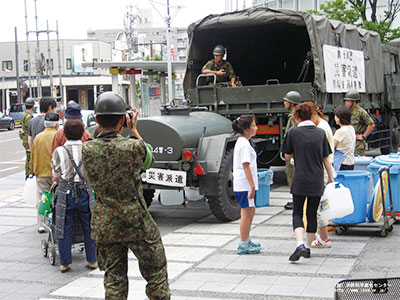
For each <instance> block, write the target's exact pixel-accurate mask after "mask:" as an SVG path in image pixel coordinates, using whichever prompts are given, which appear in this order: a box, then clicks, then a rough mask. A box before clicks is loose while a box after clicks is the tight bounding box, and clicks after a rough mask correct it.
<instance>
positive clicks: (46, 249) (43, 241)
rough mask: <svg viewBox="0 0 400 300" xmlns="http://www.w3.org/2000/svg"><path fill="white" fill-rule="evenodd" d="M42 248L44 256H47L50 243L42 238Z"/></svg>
mask: <svg viewBox="0 0 400 300" xmlns="http://www.w3.org/2000/svg"><path fill="white" fill-rule="evenodd" d="M40 248H41V250H42V254H43V256H44V257H47V251H48V250H49V244H48V243H47V241H46V240H42V242H41V245H40Z"/></svg>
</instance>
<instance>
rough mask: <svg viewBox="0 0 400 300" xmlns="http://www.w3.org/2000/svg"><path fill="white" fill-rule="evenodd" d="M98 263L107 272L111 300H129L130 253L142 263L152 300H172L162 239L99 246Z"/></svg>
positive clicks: (107, 294)
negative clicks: (129, 251)
mask: <svg viewBox="0 0 400 300" xmlns="http://www.w3.org/2000/svg"><path fill="white" fill-rule="evenodd" d="M96 248H97V262H98V264H99V268H100V270H103V271H105V274H104V288H105V290H106V297H105V299H107V300H123V299H127V298H128V274H127V273H128V250H129V249H131V250H132V252H133V253H134V254H135V256H136V258H137V260H138V262H139V269H140V273H141V274H142V276H143V278H144V279H145V280H146V281H147V286H146V295H147V297H148V298H149V299H150V300H169V299H170V298H171V294H170V290H169V284H168V274H167V259H166V257H165V251H164V246H163V244H162V241H161V238H159V239H157V240H145V239H143V240H138V241H131V242H122V243H112V244H103V243H96Z"/></svg>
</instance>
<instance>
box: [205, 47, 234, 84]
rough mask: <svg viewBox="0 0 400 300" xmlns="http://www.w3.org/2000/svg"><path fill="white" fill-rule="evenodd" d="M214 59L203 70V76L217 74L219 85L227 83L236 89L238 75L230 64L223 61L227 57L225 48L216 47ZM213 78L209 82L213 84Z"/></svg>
mask: <svg viewBox="0 0 400 300" xmlns="http://www.w3.org/2000/svg"><path fill="white" fill-rule="evenodd" d="M213 55H214V59H211V60H209V61H208V62H207V63H206V64H205V65H204V66H203V68H202V69H201V72H202V73H203V74H215V75H216V76H217V84H218V83H221V82H227V83H228V84H230V85H231V86H232V87H236V85H237V84H236V75H235V72H234V71H233V67H232V65H231V63H230V62H228V61H226V60H224V59H222V58H223V56H224V55H225V47H224V46H222V45H217V46H215V48H214V50H213ZM212 80H213V79H212V78H211V77H210V78H209V79H208V82H209V83H211V82H212Z"/></svg>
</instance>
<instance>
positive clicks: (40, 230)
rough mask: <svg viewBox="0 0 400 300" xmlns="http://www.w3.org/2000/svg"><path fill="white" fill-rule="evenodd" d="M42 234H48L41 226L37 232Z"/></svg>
mask: <svg viewBox="0 0 400 300" xmlns="http://www.w3.org/2000/svg"><path fill="white" fill-rule="evenodd" d="M37 231H38V232H39V233H40V234H42V233H45V232H46V228H44V227H42V226H40V227H39V228H38V230H37Z"/></svg>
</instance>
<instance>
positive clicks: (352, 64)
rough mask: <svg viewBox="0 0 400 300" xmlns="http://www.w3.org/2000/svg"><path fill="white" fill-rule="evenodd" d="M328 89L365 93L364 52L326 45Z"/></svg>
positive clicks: (340, 91)
mask: <svg viewBox="0 0 400 300" xmlns="http://www.w3.org/2000/svg"><path fill="white" fill-rule="evenodd" d="M323 51H324V67H325V79H326V91H327V92H328V93H345V92H347V91H349V90H357V91H359V92H361V93H365V63H364V52H363V51H358V50H353V49H348V48H340V47H335V46H329V45H324V46H323Z"/></svg>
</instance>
